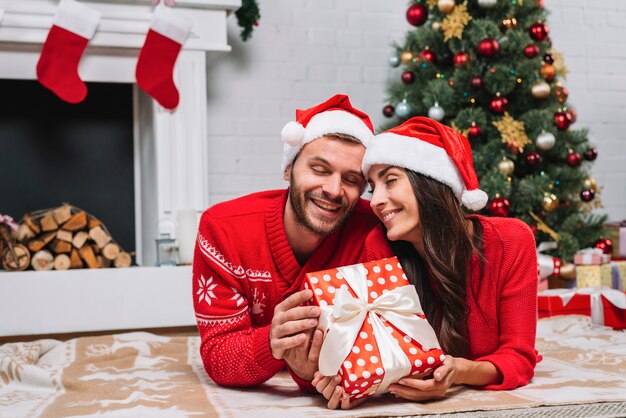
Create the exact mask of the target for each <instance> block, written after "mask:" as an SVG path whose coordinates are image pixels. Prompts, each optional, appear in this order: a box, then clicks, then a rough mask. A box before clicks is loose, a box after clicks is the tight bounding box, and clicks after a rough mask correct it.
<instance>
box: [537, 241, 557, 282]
mask: <svg viewBox="0 0 626 418" xmlns="http://www.w3.org/2000/svg"><path fill="white" fill-rule="evenodd" d="M556 247H557V243H556V242H554V241H546V242H542V243H541V244H539V245H538V246H537V264H538V266H539V278H540V279H543V278H546V277H548V276H550V275H552V274H553V273H554V258H555V257H552V256H551V255H547V254H542V253H543V252H544V251H546V250H553V249H555V248H556Z"/></svg>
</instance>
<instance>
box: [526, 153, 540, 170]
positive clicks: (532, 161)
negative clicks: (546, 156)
mask: <svg viewBox="0 0 626 418" xmlns="http://www.w3.org/2000/svg"><path fill="white" fill-rule="evenodd" d="M539 161H541V155H539V153H537V152H534V151H533V152H529V153H528V154H526V164H528V165H529V166H531V167H532V166H535V165H537V164H539Z"/></svg>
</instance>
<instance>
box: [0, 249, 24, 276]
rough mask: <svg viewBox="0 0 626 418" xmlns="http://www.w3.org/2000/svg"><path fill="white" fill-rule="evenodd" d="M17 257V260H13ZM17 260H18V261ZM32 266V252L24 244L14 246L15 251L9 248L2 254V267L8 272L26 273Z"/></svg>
mask: <svg viewBox="0 0 626 418" xmlns="http://www.w3.org/2000/svg"><path fill="white" fill-rule="evenodd" d="M13 255H15V258H13ZM16 259H17V260H16ZM29 265H30V251H28V248H26V247H25V246H23V245H22V244H14V245H13V251H11V248H9V247H8V246H7V248H5V249H4V252H3V253H2V267H3V268H4V269H5V270H7V271H24V270H26V269H27V268H28V266H29Z"/></svg>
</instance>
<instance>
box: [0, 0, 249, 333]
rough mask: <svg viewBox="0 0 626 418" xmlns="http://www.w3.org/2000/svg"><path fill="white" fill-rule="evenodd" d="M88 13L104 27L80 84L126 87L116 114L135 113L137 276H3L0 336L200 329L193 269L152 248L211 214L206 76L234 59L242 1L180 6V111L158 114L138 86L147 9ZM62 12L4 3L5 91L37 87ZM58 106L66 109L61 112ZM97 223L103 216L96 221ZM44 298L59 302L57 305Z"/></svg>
mask: <svg viewBox="0 0 626 418" xmlns="http://www.w3.org/2000/svg"><path fill="white" fill-rule="evenodd" d="M84 3H85V4H88V5H90V6H92V7H94V8H97V9H99V10H100V11H101V13H102V18H101V20H100V24H99V26H98V29H97V32H96V34H95V36H94V38H93V39H92V40H91V41H90V43H89V46H88V47H87V50H86V51H85V54H84V55H83V57H82V59H81V62H80V66H79V74H80V76H81V78H82V79H83V80H84V81H85V82H87V83H96V84H98V85H100V84H99V83H114V84H120V85H121V84H126V85H127V86H128V88H129V89H128V94H123V93H121V94H120V97H119V100H120V101H122V100H123V101H124V103H123V104H122V103H121V104H120V106H131V108H132V112H133V117H132V148H133V176H132V178H131V179H130V181H132V182H133V186H132V188H133V192H134V198H133V211H134V228H133V229H134V231H133V235H134V238H135V239H134V250H135V252H136V261H137V264H138V265H139V266H140V267H133V268H130V269H101V270H73V271H59V272H54V271H51V272H32V271H29V272H20V273H6V272H2V273H0V289H2V293H3V300H5V301H6V300H10V301H11V302H9V303H8V304H7V303H4V302H3V303H2V304H0V317H2V318H3V321H1V325H0V335H5V336H6V335H24V334H44V333H67V332H80V331H94V330H108V329H130V328H150V327H165V326H183V325H192V324H193V323H194V321H193V312H192V308H191V271H190V267H189V266H181V267H170V268H157V267H154V265H155V263H156V246H155V239H156V238H158V237H159V234H160V232H164V231H163V230H162V229H163V228H165V229H168V228H169V225H171V223H172V222H175V221H176V214H177V213H178V212H179V211H182V210H189V209H195V210H201V209H203V208H205V207H206V206H207V205H208V202H209V199H208V192H209V189H208V184H209V183H208V180H209V179H208V173H207V160H208V151H207V146H206V141H207V138H206V114H207V97H206V66H207V63H210V62H212V61H214V60H216V59H218V58H219V57H220V56H222V55H223V54H225V53H227V52H228V51H230V46H229V45H228V43H227V39H226V18H227V16H228V14H229V13H230V12H232V11H233V10H236V9H237V8H238V7H239V5H240V1H239V0H178V1H177V5H176V10H177V11H180V12H181V13H184V14H185V15H187V17H188V18H190V19H191V20H192V22H193V26H192V31H191V35H190V37H189V39H188V40H187V42H186V43H185V46H184V48H183V50H182V52H181V54H180V55H179V57H178V60H177V63H176V68H175V72H174V79H175V83H176V85H177V87H178V90H179V93H180V104H179V106H178V108H177V109H176V110H175V111H168V110H166V109H164V108H162V107H160V106H159V105H158V104H157V103H156V102H155V101H154V100H153V99H152V98H151V97H149V96H148V95H146V94H145V93H143V92H142V91H141V90H139V89H138V88H137V86H136V85H135V84H134V83H135V78H134V73H135V65H136V62H137V56H138V53H139V49H140V48H141V46H142V45H143V41H144V39H145V35H146V33H147V30H148V27H149V25H150V21H151V17H152V11H153V6H152V5H151V4H150V2H149V1H148V0H91V1H85V2H84ZM57 4H58V1H57V0H20V1H18V2H16V1H12V0H0V10H3V11H4V16H3V18H2V20H1V21H0V79H2V80H4V81H3V83H6V82H7V81H9V80H31V81H32V80H36V73H35V68H36V63H37V60H38V58H39V54H40V51H41V48H42V45H43V42H44V41H45V39H46V36H47V33H48V30H49V28H50V26H51V24H52V20H53V17H54V14H55V11H56V6H57ZM88 97H89V95H88ZM129 100H130V101H131V103H130V104H129V103H128V101H129ZM59 105H60V106H67V105H66V104H64V103H63V102H59ZM15 158H19V157H18V156H15ZM70 203H74V202H70ZM32 209H33V210H34V209H42V208H32ZM93 214H94V215H95V216H98V213H97V212H96V213H93ZM16 215H17V216H20V215H21V214H16ZM168 221H171V222H168ZM44 276H45V277H44ZM46 292H53V293H52V294H53V295H54V298H51V297H50V296H51V293H47V294H46ZM88 295H89V296H88ZM164 307H167V308H164Z"/></svg>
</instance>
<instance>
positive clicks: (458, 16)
mask: <svg viewBox="0 0 626 418" xmlns="http://www.w3.org/2000/svg"><path fill="white" fill-rule="evenodd" d="M470 20H472V18H471V16H470V15H469V13H468V12H467V2H463V3H461V4H458V5H456V6H454V10H453V11H452V13H449V14H448V15H446V17H445V18H444V19H443V21H442V22H441V28H442V29H443V40H444V41H445V42H448V41H449V40H450V39H452V38H457V39H461V38H462V37H463V31H464V30H465V27H466V26H467V24H468V23H469V21H470Z"/></svg>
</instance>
